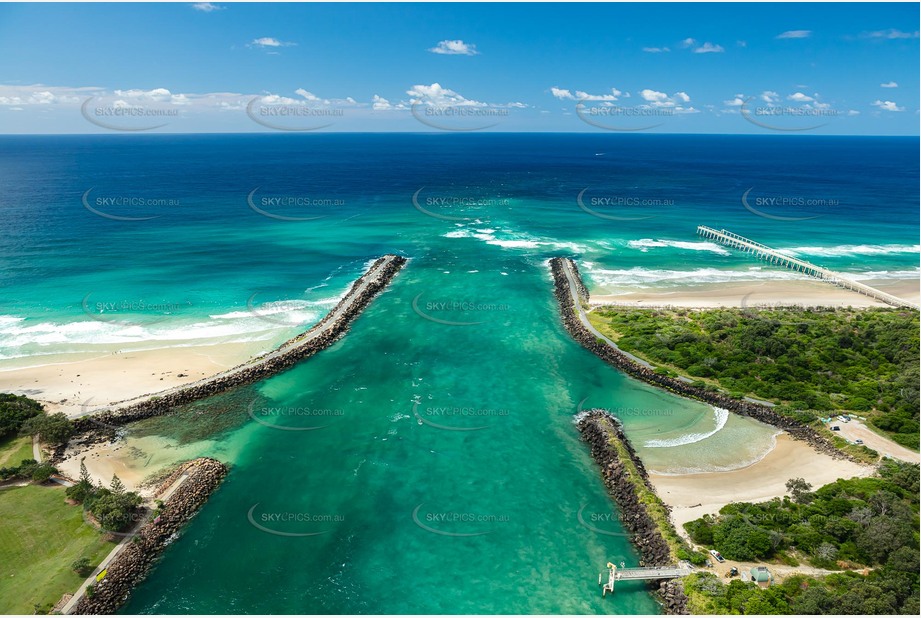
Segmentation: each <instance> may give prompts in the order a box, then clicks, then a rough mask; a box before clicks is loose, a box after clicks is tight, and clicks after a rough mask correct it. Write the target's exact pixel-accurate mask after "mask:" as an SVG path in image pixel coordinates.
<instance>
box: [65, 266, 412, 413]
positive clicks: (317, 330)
mask: <svg viewBox="0 0 921 618" xmlns="http://www.w3.org/2000/svg"><path fill="white" fill-rule="evenodd" d="M395 257H396V256H393V255H386V256H384V260H383V261H382V262H381V263H380V264H379V265H377V266H376V267H375V266H372V267H371V268H369V269H368V271H367V272H366V273H365V274H364V275H362V279H361V283H360V284H359V285H358V286H355V287H353V288H350V290H349V292H347V293H346V295H345V297H344V298H343V301H344V302H340V303H339V304H338V305H336V307H335V308H334V310H333V311H332V312H331V313H329V314H328V315H327V317H326V318H324V319H323V320H322V321H321V323H320V324H316V325H314V326H313V327H311V328H310V330H308V331H306V332H304V333H302V334H301V335H299V336H298V337H295V338H294V339H290V340H288V341H286V342H285V343H283V344H282V345H280V346H279V347H278V348H276V349H275V350H273V351H271V352H269V353H268V354H263V355H262V356H259V357H256V358H253V359H250V360H248V361H246V362H245V363H243V364H241V365H237V366H236V367H233V368H231V369H228V370H226V371H222V372H220V373H216V374H214V375H212V376H208V377H207V378H202V379H201V380H198V381H196V382H190V383H188V384H182V385H179V386H174V387H171V388H168V389H165V390H162V391H159V392H156V393H147V394H146V395H141V396H139V397H135V398H133V399H126V400H125V401H119V402H115V403H113V404H110V405H107V406H100V407H98V408H94V409H92V410H82V411H81V412H80V413H78V414H75V415H73V416H71V418H80V417H82V416H90V415H92V414H95V413H97V412H100V411H102V410H112V411H116V410H119V409H121V408H125V407H128V406H132V405H135V404H138V403H140V402H142V401H145V400H147V399H150V398H151V397H165V396H167V395H172V394H173V393H177V392H180V391H184V390H186V389H190V388H196V387H200V386H204V385H206V384H208V383H210V382H212V381H214V380H219V379H223V378H226V377H228V376H232V375H234V374H237V373H239V372H241V371H245V370H247V369H250V368H252V367H254V366H256V365H260V364H262V363H265V362H268V361H270V360H273V359H275V358H277V357H279V356H281V355H282V354H287V353H288V352H290V351H291V350H292V348H296V347H300V346H303V345H306V344H307V343H309V342H311V341H313V340H314V339H316V338H317V337H319V336H320V335H322V334H323V333H325V332H327V331H328V330H330V329H331V328H332V327H333V326H334V325H335V324H336V322H337V321H338V320H339V318H340V317H342V315H343V314H344V313H345V312H346V311H348V310H349V308H350V307H351V305H352V303H353V302H354V301H355V300H356V299H357V298H359V297H360V296H361V294H362V293H363V292H364V291H365V290H367V289H368V286H370V285H371V284H372V283H374V282H376V281H379V280H380V279H381V276H382V274H383V271H384V269H385V268H386V267H387V266H389V265H390V263H391V262H393V260H394V258H395ZM353 285H354V284H353Z"/></svg>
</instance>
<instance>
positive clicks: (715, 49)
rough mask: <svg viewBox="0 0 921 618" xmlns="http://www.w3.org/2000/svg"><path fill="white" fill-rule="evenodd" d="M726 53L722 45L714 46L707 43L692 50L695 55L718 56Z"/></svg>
mask: <svg viewBox="0 0 921 618" xmlns="http://www.w3.org/2000/svg"><path fill="white" fill-rule="evenodd" d="M724 51H726V50H725V49H723V46H722V45H714V44H713V43H710V42H709V41H708V42H706V43H704V44H703V45H701V46H700V47H697V48H695V49H694V53H695V54H719V53H722V52H724Z"/></svg>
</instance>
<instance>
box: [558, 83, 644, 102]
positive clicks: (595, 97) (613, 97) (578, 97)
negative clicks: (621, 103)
mask: <svg viewBox="0 0 921 618" xmlns="http://www.w3.org/2000/svg"><path fill="white" fill-rule="evenodd" d="M550 94H552V95H553V96H555V97H556V98H558V99H560V100H561V101H565V100H569V101H617V100H618V99H619V98H620V97H621V95H623V94H624V93H623V92H621V91H620V90H618V89H617V88H611V94H589V93H587V92H585V91H584V90H576V93H575V94H573V93H572V91H570V90H568V89H566V88H557V87H556V86H553V87H551V88H550ZM627 96H630V95H629V94H628V95H627Z"/></svg>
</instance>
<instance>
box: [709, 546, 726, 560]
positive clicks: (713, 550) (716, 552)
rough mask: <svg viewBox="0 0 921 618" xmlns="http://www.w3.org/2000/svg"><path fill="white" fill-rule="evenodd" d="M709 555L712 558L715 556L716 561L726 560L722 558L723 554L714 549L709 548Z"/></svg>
mask: <svg viewBox="0 0 921 618" xmlns="http://www.w3.org/2000/svg"><path fill="white" fill-rule="evenodd" d="M710 555H711V556H713V557H714V558H716V561H717V562H725V561H726V559H725V558H723V554H721V553H719V552H718V551H716V550H715V549H711V550H710Z"/></svg>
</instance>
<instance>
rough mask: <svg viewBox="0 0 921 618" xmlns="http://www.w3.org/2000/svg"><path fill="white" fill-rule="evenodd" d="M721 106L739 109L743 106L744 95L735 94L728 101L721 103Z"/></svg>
mask: <svg viewBox="0 0 921 618" xmlns="http://www.w3.org/2000/svg"><path fill="white" fill-rule="evenodd" d="M723 105H726V106H727V107H741V106H743V105H745V95H744V94H737V95H735V96H734V97H733V98H731V99H729V100H728V101H723Z"/></svg>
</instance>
